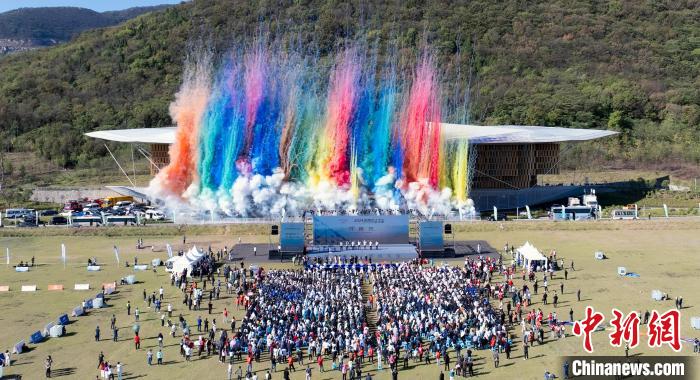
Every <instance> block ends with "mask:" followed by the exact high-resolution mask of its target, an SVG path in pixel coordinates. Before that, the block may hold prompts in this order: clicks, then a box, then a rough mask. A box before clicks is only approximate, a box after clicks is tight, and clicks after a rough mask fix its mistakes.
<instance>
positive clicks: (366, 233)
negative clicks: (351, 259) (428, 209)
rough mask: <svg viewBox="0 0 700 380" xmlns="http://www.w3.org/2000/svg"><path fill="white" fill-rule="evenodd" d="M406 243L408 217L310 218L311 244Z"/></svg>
mask: <svg viewBox="0 0 700 380" xmlns="http://www.w3.org/2000/svg"><path fill="white" fill-rule="evenodd" d="M362 240H368V241H371V242H379V243H380V244H407V243H408V215H376V216H371V215H359V216H314V244H315V245H329V244H330V245H335V244H338V243H340V242H343V243H345V242H349V241H362Z"/></svg>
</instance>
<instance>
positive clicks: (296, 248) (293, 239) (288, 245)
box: [280, 223, 304, 252]
mask: <svg viewBox="0 0 700 380" xmlns="http://www.w3.org/2000/svg"><path fill="white" fill-rule="evenodd" d="M280 247H281V248H282V252H302V251H304V223H282V226H281V228H280Z"/></svg>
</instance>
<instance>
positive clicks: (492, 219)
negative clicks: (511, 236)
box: [488, 213, 508, 222]
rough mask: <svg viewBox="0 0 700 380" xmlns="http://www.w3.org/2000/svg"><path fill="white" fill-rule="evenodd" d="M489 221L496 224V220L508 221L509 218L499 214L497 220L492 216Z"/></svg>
mask: <svg viewBox="0 0 700 380" xmlns="http://www.w3.org/2000/svg"><path fill="white" fill-rule="evenodd" d="M488 220H489V221H490V222H495V221H496V220H498V221H507V220H508V216H507V215H506V214H502V213H498V216H497V218H494V217H493V215H490V216H489V219H488Z"/></svg>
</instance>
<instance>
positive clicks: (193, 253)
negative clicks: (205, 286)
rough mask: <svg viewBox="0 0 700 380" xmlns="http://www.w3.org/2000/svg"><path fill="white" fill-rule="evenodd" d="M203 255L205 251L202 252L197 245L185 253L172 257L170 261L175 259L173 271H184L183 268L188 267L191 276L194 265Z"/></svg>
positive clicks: (188, 273)
mask: <svg viewBox="0 0 700 380" xmlns="http://www.w3.org/2000/svg"><path fill="white" fill-rule="evenodd" d="M202 257H204V253H202V252H200V251H199V250H198V249H197V247H196V246H192V248H191V249H190V250H189V251H187V252H186V253H185V254H184V255H182V256H175V257H173V258H172V259H168V261H170V260H172V261H173V272H175V273H182V271H183V270H185V269H187V275H188V276H191V275H192V266H193V265H194V264H196V263H198V262H199V261H200V260H201V259H202ZM173 259H174V260H173Z"/></svg>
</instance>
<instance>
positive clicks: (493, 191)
mask: <svg viewBox="0 0 700 380" xmlns="http://www.w3.org/2000/svg"><path fill="white" fill-rule="evenodd" d="M175 129H176V128H175V127H165V128H141V129H120V130H105V131H95V132H90V133H87V134H86V135H87V136H89V137H92V138H96V139H102V140H108V141H116V142H122V143H132V144H143V145H148V146H149V147H150V152H149V153H148V157H149V160H150V162H151V173H153V174H155V172H157V171H158V170H159V169H160V168H161V167H163V166H165V165H167V164H168V160H169V156H168V149H169V146H170V144H172V143H173V142H174V141H175ZM441 131H442V138H443V140H446V141H450V140H467V141H469V144H470V147H471V148H470V149H469V155H470V157H469V161H470V169H471V170H470V176H471V181H470V183H471V187H470V188H471V189H470V197H471V198H472V199H473V200H474V203H475V205H476V208H477V210H479V211H484V210H489V209H491V208H492V207H494V206H496V207H498V208H500V209H516V208H518V207H524V206H525V205H530V206H535V205H538V204H543V203H546V202H552V201H555V200H558V199H563V198H566V197H569V196H572V195H579V194H581V193H582V192H583V189H582V187H581V186H538V181H537V178H538V176H539V175H544V174H557V173H559V155H560V146H561V144H562V143H565V142H579V141H588V140H594V139H598V138H602V137H607V136H611V135H614V134H616V133H617V132H613V131H604V130H595V129H576V128H559V127H540V126H520V125H499V126H479V125H463V124H446V123H443V124H442V126H441ZM111 188H112V189H113V190H115V191H120V192H128V193H129V194H131V195H133V191H134V189H129V188H122V187H119V188H117V187H111Z"/></svg>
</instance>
